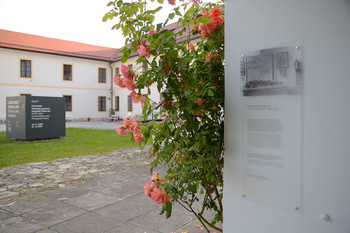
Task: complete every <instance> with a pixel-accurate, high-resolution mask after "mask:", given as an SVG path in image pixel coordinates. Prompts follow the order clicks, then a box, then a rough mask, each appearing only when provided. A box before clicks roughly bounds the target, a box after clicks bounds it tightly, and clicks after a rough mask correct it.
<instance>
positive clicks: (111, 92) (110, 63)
mask: <svg viewBox="0 0 350 233" xmlns="http://www.w3.org/2000/svg"><path fill="white" fill-rule="evenodd" d="M109 68H110V69H111V89H110V91H109V92H110V94H111V108H113V68H112V62H109Z"/></svg>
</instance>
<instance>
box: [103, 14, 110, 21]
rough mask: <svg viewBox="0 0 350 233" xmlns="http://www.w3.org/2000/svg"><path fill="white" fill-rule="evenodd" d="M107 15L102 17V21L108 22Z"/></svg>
mask: <svg viewBox="0 0 350 233" xmlns="http://www.w3.org/2000/svg"><path fill="white" fill-rule="evenodd" d="M108 17H109V14H105V16H103V18H102V21H103V22H106V21H107V20H108Z"/></svg>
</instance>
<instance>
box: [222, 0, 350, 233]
mask: <svg viewBox="0 0 350 233" xmlns="http://www.w3.org/2000/svg"><path fill="white" fill-rule="evenodd" d="M225 5H226V36H225V39H226V45H225V49H226V51H225V54H226V60H225V63H226V105H225V106H226V108H225V120H226V122H227V124H225V170H224V180H225V188H224V232H226V233H231V232H232V233H233V232H239V233H252V232H260V233H280V232H283V233H289V232H290V233H292V232H293V233H294V232H299V233H310V232H317V233H330V232H337V233H346V232H349V231H350V222H349V216H350V181H349V177H350V170H349V164H350V156H349V151H350V143H349V138H350V124H349V119H350V108H349V103H348V100H349V99H350V92H349V90H348V87H349V86H350V79H349V71H348V70H349V66H350V46H349V41H350V2H349V1H347V0H318V1H316V0H284V1H275V0H266V1H258V0H234V1H233V0H228V1H225ZM297 45H301V46H302V47H303V72H304V74H303V76H304V81H303V85H304V88H303V93H302V103H303V104H302V126H303V127H302V128H303V129H302V135H301V138H300V136H299V135H295V136H296V138H295V139H296V140H299V139H301V141H302V151H301V156H302V162H301V164H300V166H301V169H302V173H301V200H302V206H301V209H299V211H292V210H286V209H283V208H276V207H274V206H271V205H266V204H264V203H257V202H254V201H249V200H246V199H244V198H243V197H242V193H241V190H242V180H243V179H242V178H243V175H244V173H245V171H244V168H243V166H242V165H243V159H244V158H243V155H242V149H241V148H242V146H241V145H242V144H243V143H244V139H243V138H242V132H243V131H244V130H245V129H244V128H243V127H244V116H243V112H242V107H243V106H242V102H243V101H242V98H243V97H242V95H241V90H240V57H241V55H242V54H243V53H244V52H246V51H254V50H260V49H265V48H275V47H283V46H297ZM324 214H327V215H328V216H329V217H330V219H325V218H324V216H322V215H324ZM322 217H323V218H322Z"/></svg>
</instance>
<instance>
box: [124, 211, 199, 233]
mask: <svg viewBox="0 0 350 233" xmlns="http://www.w3.org/2000/svg"><path fill="white" fill-rule="evenodd" d="M193 219H194V217H192V216H190V215H186V214H180V213H177V212H174V213H172V216H171V218H169V219H166V218H165V214H163V215H159V209H156V210H152V211H150V212H148V213H146V214H144V215H142V216H140V217H138V218H136V219H133V220H131V221H130V223H132V224H135V225H137V226H141V227H146V228H149V229H151V230H155V231H160V232H164V233H170V232H172V231H176V230H177V229H180V228H181V227H182V226H184V225H186V224H187V223H189V222H190V221H192V220H193Z"/></svg>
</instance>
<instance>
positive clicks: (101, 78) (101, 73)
mask: <svg viewBox="0 0 350 233" xmlns="http://www.w3.org/2000/svg"><path fill="white" fill-rule="evenodd" d="M98 82H99V83H106V68H98Z"/></svg>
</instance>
